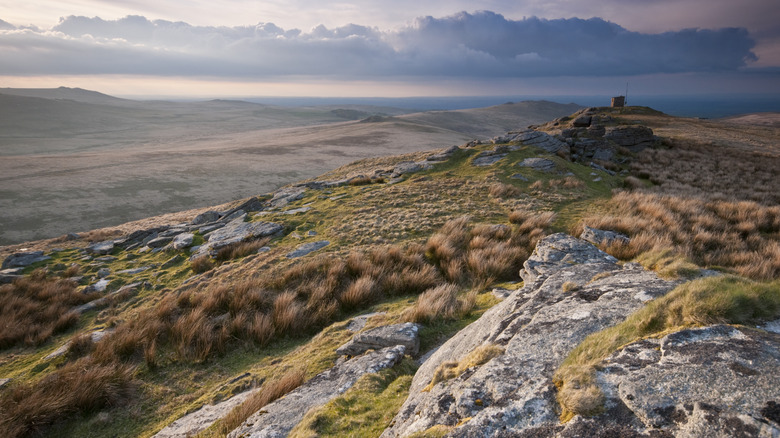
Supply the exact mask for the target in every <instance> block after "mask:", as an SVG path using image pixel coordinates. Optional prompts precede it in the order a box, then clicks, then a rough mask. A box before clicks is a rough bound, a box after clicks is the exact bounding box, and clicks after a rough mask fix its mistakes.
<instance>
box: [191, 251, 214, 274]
mask: <svg viewBox="0 0 780 438" xmlns="http://www.w3.org/2000/svg"><path fill="white" fill-rule="evenodd" d="M214 266H216V265H215V264H214V261H213V260H211V257H209V256H207V255H202V256H200V257H197V258H195V259H192V262H190V267H191V268H192V272H194V273H196V274H202V273H204V272H206V271H210V270H212V269H214Z"/></svg>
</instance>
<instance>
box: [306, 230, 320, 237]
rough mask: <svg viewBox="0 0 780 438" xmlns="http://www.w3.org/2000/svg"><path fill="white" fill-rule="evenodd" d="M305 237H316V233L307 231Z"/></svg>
mask: <svg viewBox="0 0 780 438" xmlns="http://www.w3.org/2000/svg"><path fill="white" fill-rule="evenodd" d="M306 235H307V236H316V235H317V232H316V231H314V230H309V231H307V232H306Z"/></svg>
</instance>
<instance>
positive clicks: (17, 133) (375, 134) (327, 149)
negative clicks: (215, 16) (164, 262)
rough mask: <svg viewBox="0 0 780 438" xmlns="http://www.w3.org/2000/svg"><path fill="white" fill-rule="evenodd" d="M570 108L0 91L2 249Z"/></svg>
mask: <svg viewBox="0 0 780 438" xmlns="http://www.w3.org/2000/svg"><path fill="white" fill-rule="evenodd" d="M577 109H579V107H578V106H577V105H561V104H557V103H551V102H520V103H517V104H512V105H500V106H498V107H493V108H483V109H476V110H462V111H437V112H433V113H430V114H428V113H419V114H408V113H409V112H410V111H409V110H402V109H398V108H389V107H372V106H368V105H359V106H355V105H346V106H342V107H335V106H332V105H331V106H323V107H283V106H272V105H262V104H257V103H249V102H242V101H228V100H211V101H203V102H165V101H134V100H127V99H117V98H114V97H111V96H106V95H103V94H100V93H97V92H93V91H87V90H79V89H65V88H59V89H51V90H35V89H34V90H27V89H0V157H2V159H0V191H2V193H3V196H2V197H0V223H2V232H0V245H8V244H13V243H20V242H24V241H28V240H37V239H42V238H50V237H55V236H58V235H61V234H63V233H65V232H68V231H73V232H82V231H88V230H90V229H94V228H101V227H106V226H111V225H119V224H122V223H125V222H128V221H132V220H140V219H144V218H147V217H150V216H157V215H160V214H162V213H174V212H179V211H184V210H191V209H195V208H200V207H209V206H212V205H215V204H220V203H224V202H228V201H231V200H237V199H240V198H245V197H248V196H252V195H255V194H257V193H264V192H268V191H271V190H275V189H277V188H278V187H281V186H283V185H286V184H290V183H294V182H296V181H299V180H302V179H306V178H311V177H315V176H317V175H320V174H322V173H324V172H327V171H330V170H332V169H334V168H336V167H338V166H341V165H344V164H347V163H349V162H352V161H354V160H357V159H360V158H367V157H378V156H384V155H397V154H404V153H409V152H417V151H425V150H429V149H433V148H439V147H443V146H448V145H451V144H461V143H463V142H466V141H469V140H473V139H475V138H487V137H492V136H494V135H498V134H502V133H504V132H506V131H508V130H512V129H521V128H525V127H526V126H528V125H530V124H536V123H541V122H544V121H547V120H549V119H551V118H555V117H560V116H562V115H565V114H569V113H571V112H573V111H576V110H577ZM372 117H373V118H372Z"/></svg>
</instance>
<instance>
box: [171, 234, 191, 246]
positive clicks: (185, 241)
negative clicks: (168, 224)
mask: <svg viewBox="0 0 780 438" xmlns="http://www.w3.org/2000/svg"><path fill="white" fill-rule="evenodd" d="M194 240H195V235H194V234H192V233H181V234H179V235H177V236H176V237H174V238H173V242H171V246H173V249H178V250H181V249H184V248H187V247H188V246H190V245H192V242H193V241H194Z"/></svg>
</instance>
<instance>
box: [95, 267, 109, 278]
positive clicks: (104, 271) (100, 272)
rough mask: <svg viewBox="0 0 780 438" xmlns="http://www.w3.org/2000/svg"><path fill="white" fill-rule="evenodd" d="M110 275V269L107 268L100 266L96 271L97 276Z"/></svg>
mask: <svg viewBox="0 0 780 438" xmlns="http://www.w3.org/2000/svg"><path fill="white" fill-rule="evenodd" d="M109 275H111V270H110V269H108V268H100V269H98V271H97V276H98V277H100V278H105V277H108V276H109Z"/></svg>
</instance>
